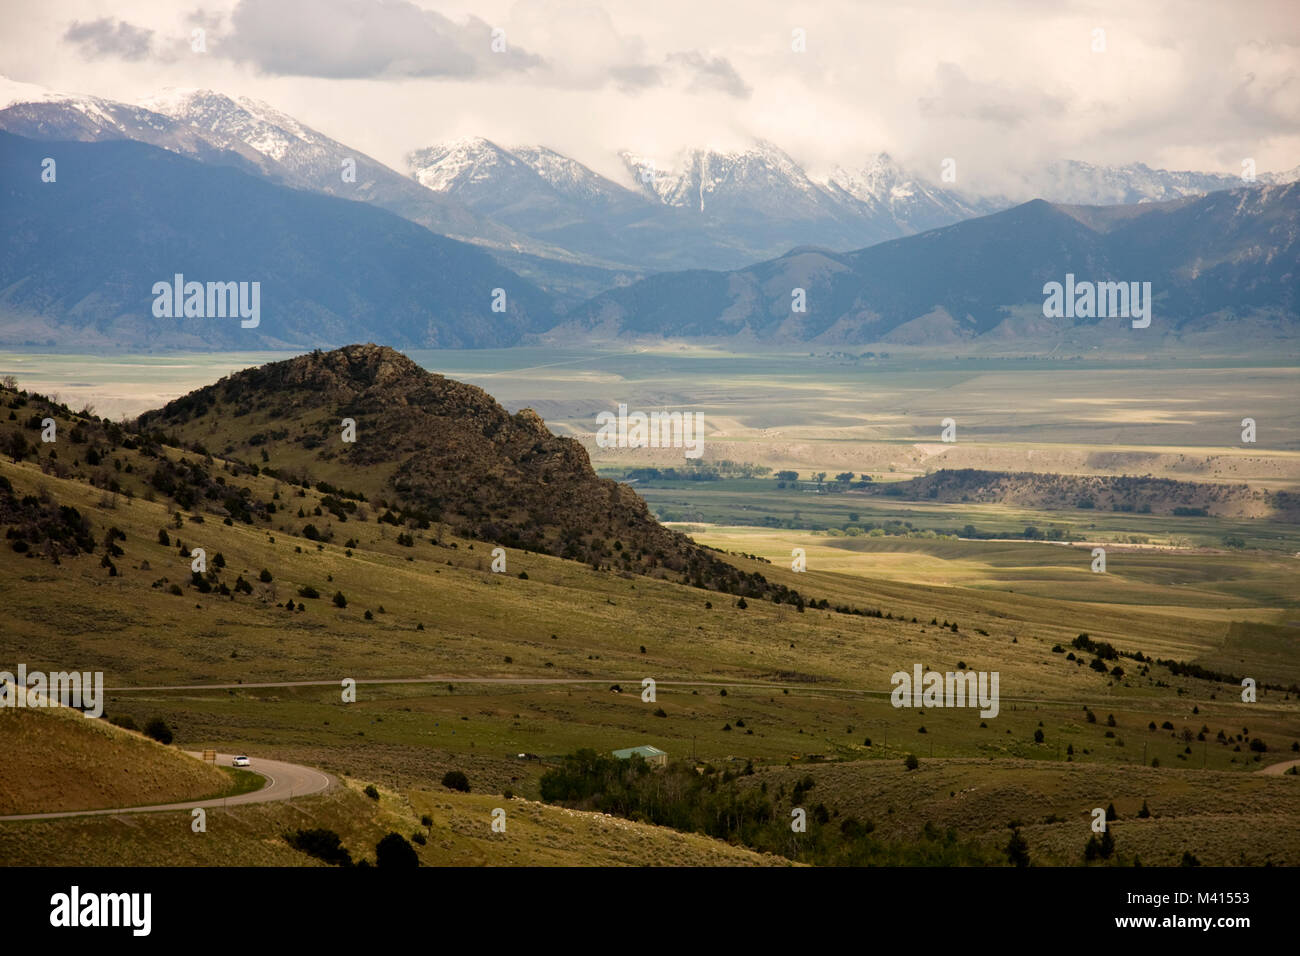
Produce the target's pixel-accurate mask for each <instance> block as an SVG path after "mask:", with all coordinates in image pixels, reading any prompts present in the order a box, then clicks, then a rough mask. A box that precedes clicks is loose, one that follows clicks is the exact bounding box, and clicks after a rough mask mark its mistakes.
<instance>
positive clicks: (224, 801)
mask: <svg viewBox="0 0 1300 956" xmlns="http://www.w3.org/2000/svg"><path fill="white" fill-rule="evenodd" d="M186 753H188V754H189V755H190V756H191V757H196V758H201V757H202V754H200V753H198V752H197V751H188V750H187V751H186ZM234 760H235V758H234V755H233V754H217V764H218V766H222V767H229V766H231V765H232V764H233V763H234ZM251 761H252V762H251V765H250V766H249V767H248V768H247V769H249V770H251V771H253V772H254V773H259V774H261V775H262V776H263V777H265V778H266V781H267V782H266V786H264V787H262V789H261V790H254V791H252V792H250V793H241V794H238V795H237V796H233V797H214V798H212V799H211V800H187V801H184V802H182V803H159V804H154V805H153V806H148V807H124V808H119V809H113V810H64V811H60V812H58V813H17V814H12V815H10V816H5V817H0V823H3V822H6V821H10V820H54V819H57V818H59V817H89V816H114V815H116V814H119V813H161V812H164V811H167V810H193V809H194V808H195V807H203V808H205V809H208V808H212V807H234V806H238V805H240V804H243V803H268V802H270V801H272V800H289V799H291V798H293V797H307V796H311V795H312V794H316V793H324V792H325V791H326V790H328V789H329V788H330V787H332V786H334V784H335V780H334V778H333V777H332V776H330V775H329V774H327V773H325V772H324V771H322V770H315V769H313V768H311V767H304V766H301V765H300V764H296V763H285V762H284V761H281V760H267V759H265V758H261V757H254V758H251Z"/></svg>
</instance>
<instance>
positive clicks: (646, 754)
mask: <svg viewBox="0 0 1300 956" xmlns="http://www.w3.org/2000/svg"><path fill="white" fill-rule="evenodd" d="M633 754H635V755H636V756H638V757H640V758H641V759H643V760H644V761H645V762H646V763H648V764H652V765H654V766H656V767H666V766H667V765H668V754H667V752H666V751H663V750H660V749H659V748H658V747H650V746H644V747H628V748H627V749H626V750H615V751H614V756H615V757H617V758H618V759H619V760H631V759H632V756H633Z"/></svg>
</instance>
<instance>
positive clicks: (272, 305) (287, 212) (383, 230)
mask: <svg viewBox="0 0 1300 956" xmlns="http://www.w3.org/2000/svg"><path fill="white" fill-rule="evenodd" d="M46 156H54V157H55V158H56V159H57V162H58V178H57V182H54V183H44V182H42V181H41V179H40V176H39V170H40V168H41V160H42V158H43V157H46ZM0 168H2V169H3V171H4V180H3V181H4V183H5V185H4V188H3V191H0V215H3V218H4V220H5V222H6V224H7V226H8V228H7V229H6V230H5V234H4V237H3V240H2V241H3V243H4V246H3V248H4V254H3V256H0V307H3V308H4V309H5V310H6V311H8V312H10V313H11V314H12V315H13V316H16V317H19V318H14V319H11V320H10V321H7V322H6V323H5V328H4V340H5V341H6V342H7V343H8V344H14V345H22V344H25V343H36V344H47V343H49V342H51V340H52V341H53V342H54V343H58V344H67V345H84V346H92V345H93V346H96V347H99V346H108V347H113V348H148V347H158V346H170V347H190V348H264V347H284V346H305V347H311V346H319V345H334V344H340V343H343V342H346V341H349V340H351V339H355V338H357V337H358V336H373V337H375V338H382V339H383V340H384V341H386V342H390V343H393V344H397V345H410V346H430V347H480V346H489V345H507V344H510V343H513V342H515V341H517V340H518V339H519V337H520V336H521V335H522V334H524V333H525V332H531V331H537V330H540V329H543V328H546V327H547V326H548V325H549V324H550V322H551V318H550V302H549V300H548V298H547V296H546V295H545V294H544V293H542V292H540V291H539V290H538V289H537V288H536V287H534V286H533V285H532V284H531V283H529V282H526V281H525V280H523V279H520V278H519V277H518V276H516V275H514V274H513V273H511V272H509V271H508V270H506V269H504V268H502V267H501V266H499V265H498V264H497V263H496V262H495V261H493V259H492V258H491V257H490V256H489V255H488V254H487V253H486V252H484V251H482V250H480V249H477V248H475V247H473V246H469V245H466V244H464V243H460V242H456V241H455V240H451V239H446V238H443V237H441V236H436V235H434V234H433V233H431V232H429V231H428V230H427V229H424V228H423V227H421V226H417V225H415V224H414V223H412V222H410V221H409V220H406V219H403V218H401V217H399V216H396V215H394V214H392V213H389V212H386V211H384V210H382V209H377V208H374V207H373V206H370V205H367V204H363V203H355V202H347V201H344V200H341V199H334V198H330V197H328V196H321V195H317V194H314V193H310V192H304V191H300V190H293V189H287V188H284V187H281V186H276V185H273V184H271V183H269V182H267V181H266V180H264V179H261V178H257V177H253V176H249V175H247V174H245V173H242V172H239V171H237V170H234V169H229V168H224V167H214V166H209V165H204V164H202V163H198V162H195V161H193V160H190V159H186V158H184V157H181V156H177V155H175V154H174V153H171V152H168V151H165V150H161V149H157V148H154V147H152V146H146V145H144V144H141V143H135V142H130V141H121V140H116V141H110V142H102V143H72V142H68V143H50V142H34V141H31V140H26V139H23V138H21V137H17V136H13V135H11V134H8V133H0ZM175 273H181V274H183V275H185V276H186V278H187V280H195V281H199V282H208V281H221V282H225V281H247V282H253V281H258V282H260V283H261V323H260V325H259V326H258V327H256V328H241V323H240V321H239V319H197V318H185V319H176V318H171V319H168V318H155V317H154V315H153V311H152V309H153V303H154V298H153V294H152V291H151V290H152V288H153V285H154V283H155V282H159V281H164V282H170V281H172V276H173V275H174V274H175ZM495 288H502V289H505V290H506V293H507V300H506V304H507V311H506V312H504V313H494V312H492V311H491V303H492V294H493V293H492V290H493V289H495Z"/></svg>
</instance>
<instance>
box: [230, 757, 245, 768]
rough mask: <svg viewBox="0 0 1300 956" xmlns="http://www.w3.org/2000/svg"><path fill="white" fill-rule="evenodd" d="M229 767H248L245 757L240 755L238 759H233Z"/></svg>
mask: <svg viewBox="0 0 1300 956" xmlns="http://www.w3.org/2000/svg"><path fill="white" fill-rule="evenodd" d="M231 766H235V767H247V766H248V758H247V757H245V756H244V755H243V754H240V755H239V756H238V757H236V758H235V759H234V761H233V762H232V764H231Z"/></svg>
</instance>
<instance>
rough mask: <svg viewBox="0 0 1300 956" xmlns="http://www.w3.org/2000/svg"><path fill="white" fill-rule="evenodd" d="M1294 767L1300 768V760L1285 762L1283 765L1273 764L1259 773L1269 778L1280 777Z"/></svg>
mask: <svg viewBox="0 0 1300 956" xmlns="http://www.w3.org/2000/svg"><path fill="white" fill-rule="evenodd" d="M1292 767H1300V760H1284V761H1283V762H1282V763H1271V764H1269V765H1268V766H1267V767H1265V768H1264V769H1263V770H1261V771H1259V772H1260V773H1262V774H1265V775H1266V776H1269V777H1280V776H1282V774H1284V773H1286V772H1287V771H1288V770H1290V769H1291V768H1292Z"/></svg>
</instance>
